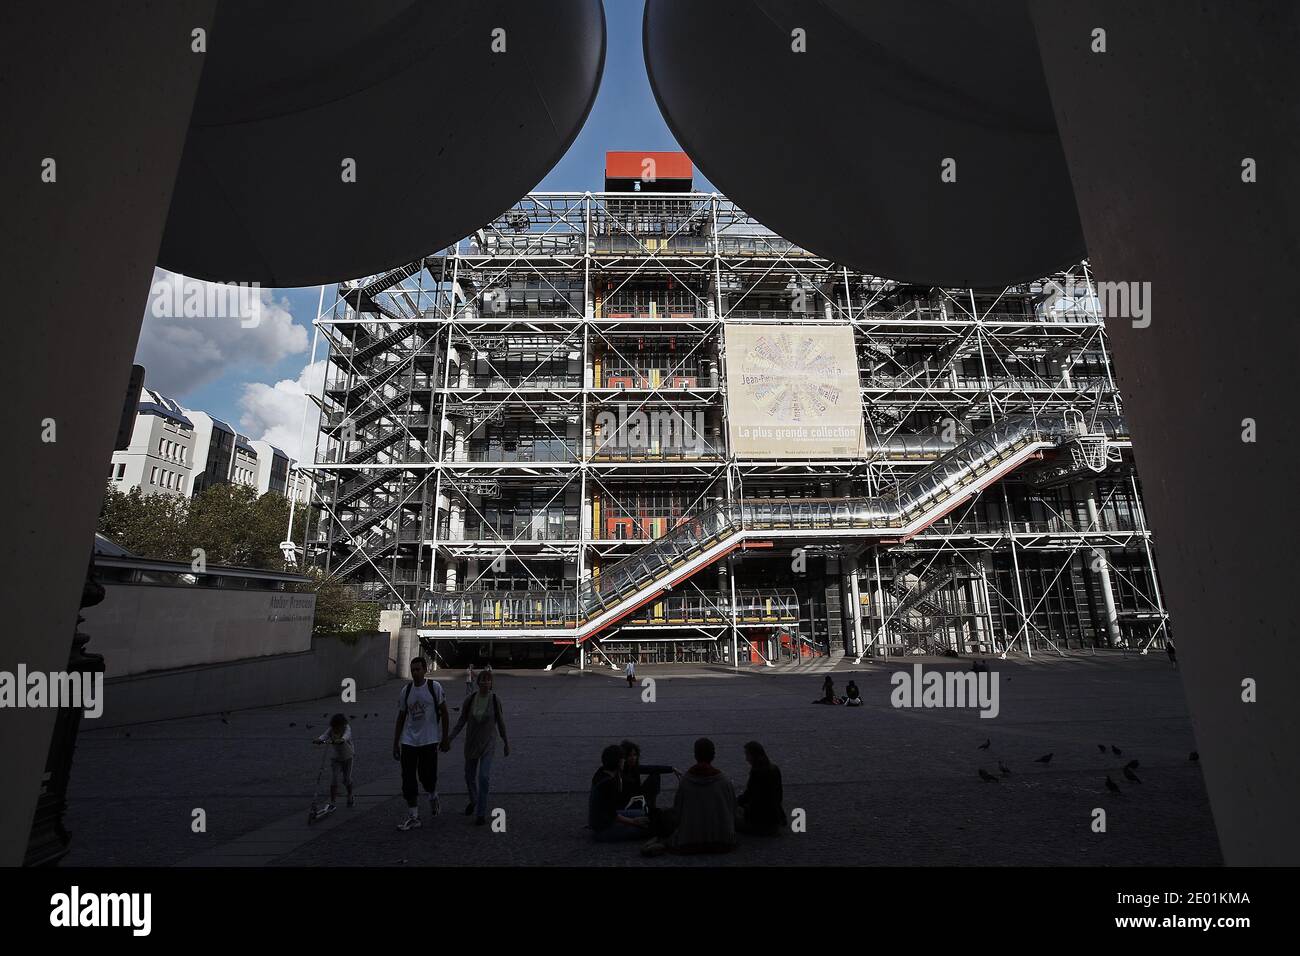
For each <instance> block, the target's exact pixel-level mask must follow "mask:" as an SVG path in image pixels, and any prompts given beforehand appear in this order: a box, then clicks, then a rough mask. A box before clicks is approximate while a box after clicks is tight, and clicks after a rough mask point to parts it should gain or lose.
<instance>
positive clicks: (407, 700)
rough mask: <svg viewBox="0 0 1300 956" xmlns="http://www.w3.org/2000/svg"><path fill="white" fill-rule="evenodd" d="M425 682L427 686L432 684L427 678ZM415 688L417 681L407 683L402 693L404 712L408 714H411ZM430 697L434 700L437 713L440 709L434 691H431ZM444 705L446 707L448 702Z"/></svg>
mask: <svg viewBox="0 0 1300 956" xmlns="http://www.w3.org/2000/svg"><path fill="white" fill-rule="evenodd" d="M424 682H425V683H426V684H428V683H432V682H431V681H430V680H429V678H427V677H426V678H425V679H424ZM414 686H415V681H413V680H412V681H407V682H406V690H404V691H402V710H404V711H406V712H407V713H408V714H409V713H410V712H411V688H412V687H414ZM429 696H430V697H432V698H433V709H434V710H435V711H436V710H437V709H438V697H437V695H436V694H434V692H433V691H432V690H430V691H429ZM443 703H444V705H445V704H446V701H444V702H443Z"/></svg>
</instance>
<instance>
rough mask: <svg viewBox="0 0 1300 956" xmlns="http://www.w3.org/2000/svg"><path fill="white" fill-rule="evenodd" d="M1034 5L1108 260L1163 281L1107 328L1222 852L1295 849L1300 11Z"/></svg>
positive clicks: (1103, 263) (1036, 1) (1096, 263)
mask: <svg viewBox="0 0 1300 956" xmlns="http://www.w3.org/2000/svg"><path fill="white" fill-rule="evenodd" d="M1029 10H1030V15H1031V17H1032V18H1033V20H1034V24H1035V27H1036V30H1037V35H1038V41H1039V46H1040V53H1041V59H1042V64H1043V70H1044V73H1045V75H1046V78H1047V83H1048V88H1049V91H1050V93H1051V97H1052V105H1053V108H1054V110H1055V113H1056V119H1057V125H1058V127H1059V128H1060V134H1061V140H1062V145H1063V147H1064V152H1065V158H1066V161H1067V163H1068V164H1069V167H1070V176H1071V179H1072V180H1073V183H1074V191H1075V197H1076V200H1077V202H1078V207H1079V217H1080V221H1081V223H1082V225H1083V231H1084V236H1085V238H1086V239H1087V244H1088V255H1089V258H1090V260H1091V265H1092V270H1093V276H1094V278H1095V279H1098V280H1101V281H1103V282H1108V283H1124V284H1125V286H1124V287H1125V288H1126V289H1128V290H1129V291H1130V292H1131V291H1132V290H1133V289H1134V287H1133V286H1131V285H1129V284H1130V283H1137V284H1138V285H1137V286H1136V289H1137V291H1139V293H1141V292H1143V290H1144V289H1145V290H1147V291H1149V293H1150V296H1149V298H1148V299H1147V300H1146V302H1145V305H1149V306H1150V308H1149V310H1147V314H1146V316H1145V317H1141V316H1137V315H1134V314H1132V310H1131V309H1130V314H1129V315H1128V316H1125V315H1122V314H1115V312H1112V317H1111V318H1110V320H1109V321H1108V322H1107V330H1108V332H1109V335H1110V340H1111V347H1112V350H1113V352H1114V355H1115V368H1116V370H1117V376H1118V384H1119V386H1120V389H1121V391H1122V392H1123V394H1124V399H1125V402H1124V405H1125V415H1126V417H1127V419H1128V425H1129V431H1130V433H1131V434H1132V437H1133V448H1134V456H1135V458H1136V460H1137V464H1138V468H1139V473H1140V474H1141V476H1142V482H1143V489H1144V491H1145V492H1146V495H1147V499H1146V502H1145V504H1146V509H1147V516H1148V518H1149V519H1150V524H1151V528H1152V531H1153V532H1154V534H1155V538H1156V541H1157V543H1158V544H1159V548H1160V552H1159V553H1160V573H1161V580H1162V583H1163V585H1164V591H1165V598H1166V600H1167V604H1168V607H1169V612H1170V616H1171V623H1172V626H1173V628H1174V630H1175V632H1176V633H1177V635H1178V651H1179V654H1178V663H1179V676H1180V678H1181V680H1182V681H1183V687H1184V688H1185V690H1186V692H1187V700H1188V706H1189V709H1190V710H1191V714H1192V722H1193V727H1194V728H1195V731H1196V738H1197V749H1198V750H1199V752H1200V755H1201V761H1200V768H1201V772H1202V773H1203V774H1204V776H1205V782H1206V788H1207V790H1208V792H1209V796H1210V804H1211V806H1212V808H1213V810H1214V818H1215V824H1216V826H1217V827H1218V831H1219V841H1220V845H1221V846H1222V849H1223V856H1224V860H1225V862H1226V863H1228V864H1229V865H1257V866H1269V865H1290V864H1294V863H1295V862H1296V860H1298V859H1300V815H1298V814H1296V812H1295V795H1296V793H1297V792H1300V751H1298V750H1297V748H1296V746H1295V741H1296V739H1297V738H1300V709H1298V708H1297V707H1296V706H1295V702H1296V701H1297V700H1300V671H1298V670H1297V668H1296V667H1295V661H1294V655H1295V651H1294V647H1295V634H1296V633H1297V631H1300V618H1298V616H1297V608H1298V605H1297V604H1296V601H1295V598H1294V594H1295V581H1294V577H1295V575H1294V571H1293V568H1292V563H1291V562H1288V561H1279V560H1277V543H1278V542H1285V541H1293V540H1295V539H1296V537H1297V532H1300V498H1297V497H1296V495H1294V494H1291V493H1289V489H1290V487H1291V485H1292V484H1293V483H1294V480H1295V476H1296V475H1297V474H1300V443H1298V442H1297V441H1296V436H1295V433H1294V428H1293V427H1292V426H1291V423H1290V421H1289V418H1290V410H1291V409H1293V408H1294V407H1295V356H1296V355H1297V354H1300V325H1297V323H1296V322H1295V321H1294V316H1295V303H1294V300H1293V290H1292V287H1291V286H1292V283H1290V282H1288V281H1286V277H1288V276H1290V275H1292V274H1293V273H1294V271H1295V263H1296V262H1297V261H1300V229H1297V224H1298V223H1300V193H1298V192H1297V189H1296V183H1297V182H1300V125H1298V124H1297V123H1296V122H1295V103H1296V100H1295V93H1296V90H1297V89H1300V75H1298V74H1300V59H1298V58H1297V57H1296V55H1295V51H1296V49H1297V47H1300V21H1298V17H1297V8H1296V5H1295V4H1294V3H1290V2H1285V0H1281V2H1261V0H1252V2H1248V3H1233V4H1179V5H1177V6H1176V7H1169V6H1166V5H1163V4H1136V3H1131V2H1128V0H1075V2H1073V3H1068V4H1063V3H1055V2H1051V0H1031V2H1030V3H1029ZM1099 26H1102V27H1104V28H1105V30H1106V31H1107V37H1108V50H1107V52H1106V53H1094V52H1092V49H1091V47H1092V45H1093V30H1094V29H1095V28H1097V27H1099ZM1248 159H1250V160H1254V165H1255V175H1254V177H1253V178H1254V179H1255V181H1254V182H1247V181H1243V174H1245V173H1246V172H1247V168H1246V167H1244V166H1243V164H1244V163H1245V162H1246V160H1248ZM1249 165H1251V164H1246V166H1249ZM1143 283H1149V285H1148V286H1143ZM1111 288H1112V290H1114V291H1116V294H1117V292H1118V287H1111ZM1116 311H1118V310H1116ZM1228 317H1230V318H1228ZM1135 322H1136V324H1135ZM1246 418H1253V419H1255V420H1256V422H1257V423H1258V428H1259V433H1258V436H1257V439H1256V441H1254V442H1245V441H1243V440H1242V437H1243V435H1242V433H1243V428H1244V427H1245V426H1243V420H1244V419H1246ZM1247 678H1252V679H1254V680H1257V681H1258V682H1259V695H1258V701H1257V702H1256V703H1244V702H1243V701H1242V699H1241V696H1242V681H1244V680H1246V679H1247Z"/></svg>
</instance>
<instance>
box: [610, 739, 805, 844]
mask: <svg viewBox="0 0 1300 956" xmlns="http://www.w3.org/2000/svg"><path fill="white" fill-rule="evenodd" d="M715 756H716V750H715V748H714V746H713V741H712V740H709V739H708V738H707V737H701V738H700V739H699V740H697V741H695V763H694V764H693V765H692V766H691V767H690V769H689V770H687V771H686V772H685V773H682V772H681V771H679V770H678V769H677V768H675V767H671V766H668V765H664V764H643V763H641V748H640V747H639V746H637V745H636V744H635V743H633V742H632V741H630V740H625V741H623V742H622V743H621V744H610V745H609V746H608V747H606V748H605V749H604V751H603V752H602V753H601V755H600V769H599V770H597V771H596V773H595V775H594V776H593V777H592V778H591V792H590V795H589V797H588V801H587V825H588V827H589V828H590V829H591V831H592V833H593V835H594V836H595V838H596V840H597V841H598V842H601V843H610V842H616V841H622V840H641V841H643V845H642V847H641V852H642V853H643V854H644V855H646V856H657V855H659V854H661V853H669V852H671V853H726V852H728V851H730V850H732V849H734V848H735V846H736V834H737V833H746V834H755V835H761V836H775V835H776V834H777V833H779V832H780V831H781V829H782V828H783V827H784V826H785V823H786V817H785V808H784V807H783V806H782V800H783V795H782V791H781V771H780V770H779V769H778V768H777V766H776V765H775V764H773V763H772V761H771V760H770V759H769V758H768V756H767V752H766V751H765V750H764V749H763V746H762V745H761V744H759V743H758V742H757V741H753V740H751V741H750V742H749V743H747V744H745V759H746V760H747V761H748V762H749V781H748V783H747V784H746V786H745V790H744V792H742V793H741V794H740V795H739V796H737V795H736V791H735V789H734V788H733V787H732V785H731V781H730V780H729V779H728V778H727V775H726V774H725V773H723V772H722V771H721V770H719V769H718V768H717V767H715V766H714V765H713V760H714V757H715ZM667 773H671V774H673V775H675V776H676V777H677V793H676V795H675V796H674V798H673V805H672V808H671V809H665V808H662V807H659V806H658V805H657V801H658V799H659V792H660V778H661V777H662V776H663V775H664V774H667Z"/></svg>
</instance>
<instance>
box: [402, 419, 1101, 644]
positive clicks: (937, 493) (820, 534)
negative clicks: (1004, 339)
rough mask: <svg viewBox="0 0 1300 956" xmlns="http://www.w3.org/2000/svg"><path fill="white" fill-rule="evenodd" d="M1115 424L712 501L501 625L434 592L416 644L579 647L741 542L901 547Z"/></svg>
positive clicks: (1051, 429)
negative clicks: (782, 495)
mask: <svg viewBox="0 0 1300 956" xmlns="http://www.w3.org/2000/svg"><path fill="white" fill-rule="evenodd" d="M1124 433H1125V430H1124V423H1123V421H1122V419H1119V418H1105V419H1098V420H1097V421H1096V422H1094V423H1092V424H1091V425H1089V424H1087V423H1085V422H1084V420H1083V419H1082V417H1081V416H1079V415H1078V414H1069V413H1067V414H1051V415H1018V416H1013V417H1008V418H1005V419H1003V420H1002V421H999V422H996V423H995V424H993V425H992V426H990V427H989V428H986V429H984V430H983V431H981V432H979V433H978V434H976V435H973V436H971V437H970V438H968V439H966V440H965V441H963V442H962V443H961V444H959V445H958V446H957V447H956V448H954V449H953V450H952V451H950V452H948V453H946V454H945V455H943V456H942V457H941V458H939V459H938V460H937V461H935V462H933V463H932V464H930V465H929V466H927V467H926V468H924V469H922V470H921V471H919V472H917V473H916V474H915V475H913V476H912V477H910V478H908V479H907V480H906V481H903V482H901V483H900V484H898V485H897V486H896V487H895V488H893V489H891V490H890V491H888V492H886V493H885V494H883V495H878V496H875V497H869V498H800V499H785V500H774V499H772V500H769V499H761V500H760V499H750V500H740V501H725V502H720V503H718V504H716V505H713V506H711V507H708V508H705V509H704V510H702V511H700V512H697V513H696V514H694V515H691V516H689V517H687V518H685V519H684V520H683V521H681V522H680V523H679V524H678V525H677V526H676V527H674V528H673V529H672V530H671V531H669V532H668V533H667V534H666V535H663V536H662V537H660V538H657V539H655V540H654V541H652V542H650V543H649V544H647V545H646V546H645V547H643V548H641V549H640V550H638V551H636V552H634V553H633V554H630V555H628V556H627V557H625V558H623V559H622V560H620V561H618V562H616V563H614V564H613V565H610V566H609V567H607V568H604V569H602V570H600V572H599V573H598V574H593V577H592V579H591V580H589V581H584V582H583V584H582V586H581V587H580V588H579V589H578V590H577V591H576V592H574V591H568V592H560V593H558V594H556V595H554V596H552V597H550V598H548V599H547V601H546V602H544V604H545V608H544V609H543V610H542V611H541V612H539V613H529V612H528V610H527V609H522V610H521V612H519V613H515V614H512V615H511V616H510V618H509V619H508V621H507V620H505V619H502V620H501V621H499V622H498V621H496V620H487V619H485V618H484V617H483V615H482V614H481V613H475V612H474V611H473V610H472V608H474V607H475V606H477V607H480V608H481V607H483V606H492V605H494V604H495V603H496V602H500V601H512V600H514V597H512V596H511V595H510V594H509V592H501V593H499V594H493V593H488V592H459V593H456V592H452V593H447V592H442V593H434V594H433V596H432V597H431V598H430V599H429V600H428V601H427V602H426V604H425V609H424V626H423V628H422V630H421V634H422V636H426V637H437V636H440V635H446V636H456V635H458V636H462V637H500V636H503V631H507V630H508V631H513V632H515V633H517V634H519V635H520V636H534V637H538V638H544V637H567V638H574V639H576V640H578V641H579V642H580V643H581V642H582V641H585V640H587V639H589V638H591V637H593V636H595V635H596V634H598V633H600V632H601V631H603V630H605V629H607V628H609V627H610V626H612V625H613V624H615V623H617V622H618V621H620V620H622V619H623V618H624V617H626V616H627V615H629V614H631V613H632V612H634V611H636V610H637V609H638V608H639V607H641V606H642V605H644V604H645V603H647V602H648V601H651V600H654V599H655V598H656V596H657V595H659V594H661V593H663V592H665V591H668V590H670V589H671V588H673V587H675V586H676V585H678V584H680V583H681V582H683V581H685V580H686V579H687V578H689V577H691V576H692V575H693V574H695V573H696V572H698V571H700V570H701V569H702V568H705V567H707V566H709V565H711V564H713V563H714V562H715V561H717V560H718V559H719V558H722V557H725V556H726V555H727V554H729V553H730V552H732V551H734V550H736V549H738V548H741V547H743V546H744V545H745V542H746V540H747V539H753V540H763V541H771V540H773V539H777V538H782V539H792V540H808V539H816V538H824V537H830V538H845V537H863V538H875V539H877V540H879V541H881V542H882V543H886V544H891V543H900V542H903V541H906V540H908V539H909V538H911V537H913V536H915V535H916V534H918V533H920V532H921V531H922V530H924V529H925V528H926V527H928V526H929V525H930V524H932V523H933V522H935V521H937V520H938V519H939V518H941V517H943V516H944V515H945V514H947V513H948V512H949V511H951V510H952V509H954V508H956V507H957V506H959V505H960V504H962V503H963V502H965V501H968V500H970V499H971V498H972V497H974V496H975V495H977V494H979V493H980V492H981V491H983V490H984V488H986V487H988V486H989V485H991V484H993V483H994V482H996V481H998V480H999V479H1001V478H1003V477H1004V476H1005V475H1007V474H1009V473H1010V472H1012V471H1014V470H1015V469H1016V468H1018V467H1019V466H1020V465H1022V464H1024V463H1025V462H1027V461H1029V460H1031V459H1033V458H1034V457H1035V456H1037V455H1039V454H1041V453H1042V452H1044V451H1046V450H1048V449H1051V448H1055V447H1057V446H1059V445H1062V444H1064V443H1067V442H1070V441H1074V440H1076V439H1077V438H1078V437H1079V436H1080V435H1105V436H1107V437H1110V438H1115V437H1119V436H1121V435H1123V434H1124Z"/></svg>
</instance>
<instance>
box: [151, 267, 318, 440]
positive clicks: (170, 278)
mask: <svg viewBox="0 0 1300 956" xmlns="http://www.w3.org/2000/svg"><path fill="white" fill-rule="evenodd" d="M196 288H201V289H202V290H204V291H205V292H217V291H223V290H221V287H219V286H213V285H212V284H211V283H202V282H200V281H199V280H197V279H189V278H186V277H184V276H179V275H176V274H175V273H172V272H167V271H166V270H164V269H155V270H154V283H153V286H152V288H151V289H150V292H149V304H148V305H147V306H146V307H145V313H144V324H143V326H142V327H141V329H140V341H139V343H138V344H137V345H136V350H135V360H136V362H137V363H139V364H140V365H143V366H144V367H145V371H146V375H145V384H146V385H148V386H149V387H150V388H156V389H157V390H158V391H160V392H162V393H163V394H164V395H166V396H168V397H170V398H181V397H183V396H185V395H186V394H188V393H189V392H191V391H193V390H194V389H196V388H198V387H200V386H202V385H206V384H207V383H209V382H212V381H214V380H216V379H218V378H220V377H221V376H222V375H224V374H227V373H228V372H230V371H232V370H239V369H241V368H243V367H247V366H267V365H274V364H276V363H277V362H280V361H282V360H283V359H285V358H287V357H288V356H290V355H297V354H301V353H302V352H305V351H307V330H306V328H304V327H303V326H301V325H297V324H295V323H294V321H293V314H292V313H291V312H290V311H289V303H288V300H287V299H281V300H280V301H278V302H277V301H275V300H274V299H273V298H272V296H271V290H269V289H258V290H256V312H255V313H253V314H254V315H255V321H253V320H252V319H250V318H249V317H248V316H244V317H243V318H241V316H240V315H239V314H237V313H234V314H232V312H231V310H229V309H227V308H224V307H223V306H225V305H227V304H229V303H230V300H231V298H232V296H228V295H225V296H218V295H208V296H204V298H205V299H206V301H204V302H202V303H200V301H199V299H198V297H196V296H194V291H195V289H196ZM178 305H181V306H185V307H186V308H185V309H183V310H178V309H177V306H178ZM214 305H215V306H216V308H213V306H214ZM185 311H191V312H194V311H198V312H199V313H200V315H192V314H191V315H190V316H188V317H187V316H185V315H184V312H185ZM177 312H179V315H178V317H175V318H165V317H163V316H167V315H172V314H174V313H177ZM222 313H225V314H224V315H223V314H222ZM295 435H296V433H295Z"/></svg>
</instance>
